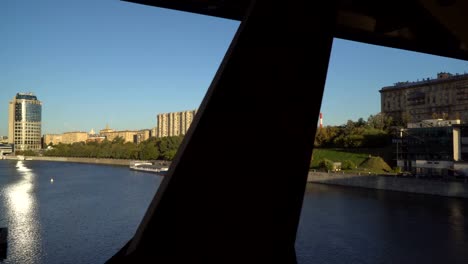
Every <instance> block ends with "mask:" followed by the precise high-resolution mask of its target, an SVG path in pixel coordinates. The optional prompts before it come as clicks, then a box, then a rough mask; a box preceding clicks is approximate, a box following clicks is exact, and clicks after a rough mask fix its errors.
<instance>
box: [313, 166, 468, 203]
mask: <svg viewBox="0 0 468 264" xmlns="http://www.w3.org/2000/svg"><path fill="white" fill-rule="evenodd" d="M307 182H310V183H320V184H329V185H341V186H350V187H360V188H368V189H377V190H387V191H399V192H406V193H417V194H427V195H438V196H445V197H457V198H468V183H464V182H451V181H434V180H425V179H418V178H401V177H391V176H379V175H356V174H341V173H326V172H312V171H309V174H308V176H307Z"/></svg>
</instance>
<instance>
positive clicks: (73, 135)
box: [62, 131, 88, 144]
mask: <svg viewBox="0 0 468 264" xmlns="http://www.w3.org/2000/svg"><path fill="white" fill-rule="evenodd" d="M87 139H88V132H82V131H74V132H65V133H63V134H62V143H63V144H73V143H75V142H86V140H87Z"/></svg>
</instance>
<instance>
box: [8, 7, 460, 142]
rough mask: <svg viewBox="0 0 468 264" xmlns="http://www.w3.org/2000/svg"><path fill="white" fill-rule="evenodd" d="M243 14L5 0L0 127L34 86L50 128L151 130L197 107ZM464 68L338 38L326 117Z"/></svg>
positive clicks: (348, 115)
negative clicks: (12, 104) (384, 91)
mask: <svg viewBox="0 0 468 264" xmlns="http://www.w3.org/2000/svg"><path fill="white" fill-rule="evenodd" d="M238 25H239V22H237V21H231V20H225V19H219V18H212V17H207V16H201V15H195V14H189V13H184V12H178V11H172V10H167V9H160V8H154V7H147V6H143V5H137V4H132V3H127V2H121V1H115V0H98V1H96V0H80V1H62V0H43V1H34V0H29V1H25V0H3V1H0V33H1V36H2V41H1V42H0V73H1V74H0V87H1V88H0V107H1V111H0V135H7V127H8V101H10V100H11V99H12V98H13V97H14V95H15V94H16V93H17V92H20V91H24V92H29V91H30V92H34V93H35V94H36V95H37V96H38V98H39V99H40V100H41V101H43V113H42V120H43V133H62V132H66V131H72V130H83V131H89V130H90V129H91V128H94V129H95V130H99V129H102V128H103V127H104V126H105V125H106V124H107V123H108V124H109V125H110V126H111V127H112V128H115V129H143V128H152V127H154V126H155V125H156V114H158V113H162V112H171V111H181V110H189V109H195V108H197V107H198V106H199V104H200V102H201V100H202V98H203V96H204V94H205V92H206V90H207V88H208V86H209V84H210V83H211V80H212V78H213V76H214V74H215V72H216V70H217V68H218V66H219V64H220V62H221V60H222V58H223V56H224V54H225V52H226V50H227V48H228V46H229V44H230V42H231V40H232V38H233V36H234V34H235V31H236V30H237V28H238ZM441 71H446V72H452V73H463V72H465V71H468V62H465V61H460V60H453V59H446V58H442V57H437V56H430V55H425V54H418V53H414V52H407V51H401V50H396V49H389V48H383V47H376V46H372V45H366V44H361V43H355V42H350V41H344V40H338V39H336V40H335V41H334V44H333V51H332V58H331V61H330V68H329V72H328V78H327V84H326V88H325V95H324V99H323V103H322V112H323V114H324V124H325V125H338V124H343V123H345V122H346V120H348V119H353V120H356V119H358V118H359V117H363V118H367V117H368V116H369V115H370V114H375V113H378V112H379V111H380V94H379V92H378V90H379V89H380V88H381V87H382V86H387V85H391V84H393V83H395V82H398V81H406V80H410V81H411V80H416V79H421V78H427V77H434V76H435V75H436V74H437V72H441Z"/></svg>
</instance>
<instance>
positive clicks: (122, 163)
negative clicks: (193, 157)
mask: <svg viewBox="0 0 468 264" xmlns="http://www.w3.org/2000/svg"><path fill="white" fill-rule="evenodd" d="M24 158H25V160H40V161H56V162H75V163H87V164H101V165H116V166H127V167H128V166H130V164H131V162H132V161H133V160H124V159H98V158H74V157H73V158H72V157H44V156H42V157H39V156H26V157H24ZM5 159H8V160H17V159H18V158H17V157H16V156H5ZM142 162H143V161H142ZM157 162H158V163H159V164H164V163H166V164H168V165H167V166H169V164H170V162H169V161H157Z"/></svg>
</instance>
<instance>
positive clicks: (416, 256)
mask: <svg viewBox="0 0 468 264" xmlns="http://www.w3.org/2000/svg"><path fill="white" fill-rule="evenodd" d="M51 178H53V179H54V181H53V182H51ZM160 181H161V178H160V177H159V176H156V175H154V174H149V173H142V172H135V171H130V170H129V169H128V168H125V167H113V166H102V165H88V164H76V163H60V162H43V161H6V160H0V227H3V226H8V228H9V236H8V243H9V248H8V258H7V259H6V260H5V261H4V263H8V264H10V263H51V264H54V263H87V264H93V263H104V262H105V261H106V260H107V259H108V258H109V257H111V256H112V255H113V254H114V253H116V252H117V250H119V249H120V248H121V247H122V246H123V245H124V244H125V243H126V242H127V241H128V240H129V239H130V238H131V236H132V235H133V234H134V232H135V230H136V228H137V226H138V224H139V223H140V221H141V219H142V217H143V215H144V213H145V211H146V209H147V207H148V205H149V203H150V201H151V199H152V197H153V195H154V193H155V192H156V189H157V188H158V186H159V183H160ZM467 214H468V200H466V199H454V198H445V197H437V196H427V195H416V194H407V193H399V192H386V191H379V190H368V189H359V188H345V187H337V186H327V185H317V184H309V185H308V186H307V191H306V196H305V198H304V207H303V212H302V217H301V223H300V226H299V231H298V237H297V242H296V252H297V255H298V261H299V263H464V264H466V263H468V220H467V219H468V215H467Z"/></svg>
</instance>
